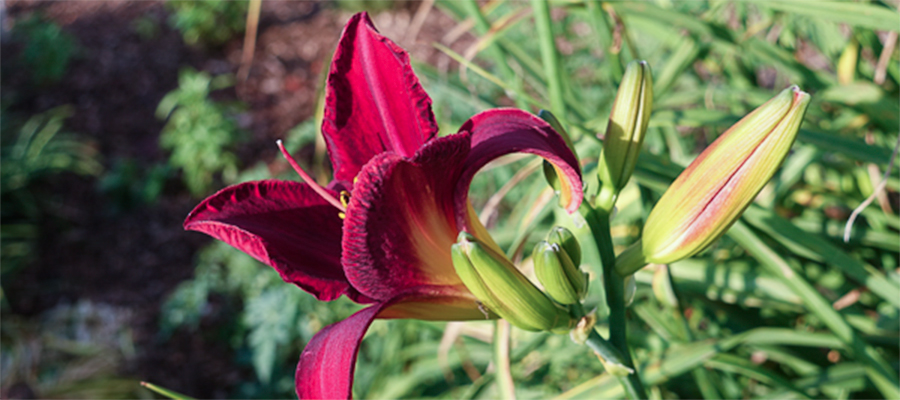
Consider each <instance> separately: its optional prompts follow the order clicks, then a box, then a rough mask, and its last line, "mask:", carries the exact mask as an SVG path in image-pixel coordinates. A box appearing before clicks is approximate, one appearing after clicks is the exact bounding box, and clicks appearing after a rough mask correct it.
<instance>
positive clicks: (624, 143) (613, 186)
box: [597, 61, 653, 201]
mask: <svg viewBox="0 0 900 400" xmlns="http://www.w3.org/2000/svg"><path fill="white" fill-rule="evenodd" d="M652 111H653V77H652V76H651V74H650V66H649V65H648V64H647V62H646V61H632V62H631V63H629V64H628V67H627V69H626V70H625V75H624V76H623V77H622V83H621V84H619V90H618V91H617V92H616V99H615V101H614V102H613V108H612V112H611V113H610V116H609V124H608V125H607V126H606V137H605V138H604V139H603V152H602V153H600V160H599V162H598V165H597V173H598V174H599V177H600V182H602V184H603V188H602V189H601V190H602V191H601V194H600V197H601V198H605V199H612V198H614V197H615V194H616V193H618V192H619V191H620V190H622V188H623V187H625V184H626V183H628V179H629V178H630V177H631V173H632V172H633V171H634V166H635V164H636V163H637V158H638V154H639V153H640V151H641V145H642V144H643V143H644V133H645V132H646V131H647V124H648V122H649V121H650V113H651V112H652ZM605 201H611V200H605Z"/></svg>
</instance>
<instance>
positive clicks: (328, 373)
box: [294, 303, 387, 399]
mask: <svg viewBox="0 0 900 400" xmlns="http://www.w3.org/2000/svg"><path fill="white" fill-rule="evenodd" d="M386 306H387V303H380V304H376V305H374V306H372V307H369V308H364V309H362V310H360V311H359V312H357V313H356V314H353V315H351V316H350V317H349V318H347V319H345V320H343V321H341V322H338V323H335V324H332V325H328V326H326V327H325V328H323V329H322V330H321V331H319V333H316V335H315V336H313V338H312V340H310V341H309V343H307V344H306V347H305V348H304V349H303V353H301V354H300V362H299V363H297V372H296V375H295V381H294V383H295V385H296V386H295V387H296V390H297V397H299V398H300V399H349V398H351V397H352V394H353V392H352V389H353V371H354V369H355V368H356V356H357V354H358V353H359V345H360V343H362V339H363V336H365V334H366V331H367V330H368V329H369V325H371V324H372V321H373V320H374V319H375V316H376V315H378V312H379V311H381V310H382V309H383V308H384V307H386Z"/></svg>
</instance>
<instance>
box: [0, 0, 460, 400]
mask: <svg viewBox="0 0 900 400" xmlns="http://www.w3.org/2000/svg"><path fill="white" fill-rule="evenodd" d="M417 9H418V3H408V4H401V5H399V6H398V9H397V10H394V12H392V13H387V14H382V15H378V16H375V23H376V25H377V26H378V27H379V28H380V29H381V31H382V32H383V33H385V34H386V35H387V36H389V37H392V38H395V39H396V40H397V41H398V42H400V44H401V45H403V46H404V47H406V48H407V49H409V50H410V51H411V53H412V57H414V58H417V59H419V60H428V61H429V62H432V63H434V64H435V65H438V66H439V67H440V66H443V67H444V68H446V67H447V65H449V64H448V62H447V60H439V58H440V57H441V56H440V54H439V53H437V51H436V50H434V49H433V47H431V46H430V43H431V42H433V41H438V40H440V39H441V37H442V35H443V34H444V33H446V32H447V31H449V30H450V29H451V28H452V27H453V26H454V25H455V23H454V22H453V21H452V20H451V19H450V18H448V17H446V16H443V15H441V14H440V13H439V12H437V11H434V10H433V11H431V12H430V13H429V14H428V18H427V19H426V22H425V23H424V24H423V25H422V28H421V30H420V31H419V32H418V35H417V37H416V38H417V40H413V38H411V37H410V38H404V34H405V33H408V27H409V25H410V21H411V20H412V19H413V16H414V15H415V12H416V11H417ZM6 11H7V18H8V21H11V22H13V23H15V21H16V20H20V19H23V18H26V17H27V16H28V15H30V14H32V13H34V12H41V13H43V15H45V16H46V17H48V18H50V19H52V20H54V21H56V22H57V23H58V24H60V25H61V26H62V28H63V30H64V31H65V32H67V33H69V34H71V35H73V36H74V37H75V38H76V40H77V43H78V46H77V47H78V55H77V57H76V59H75V60H74V61H73V62H72V63H71V64H70V66H69V68H68V69H67V72H66V74H65V76H64V77H63V78H62V80H61V81H59V82H57V83H54V84H52V85H49V86H36V85H34V84H32V83H31V80H30V79H29V71H27V70H24V69H23V68H21V66H20V65H18V63H17V61H16V60H17V56H18V54H19V52H20V51H21V48H20V47H19V46H18V44H17V43H15V42H14V41H9V40H5V41H4V42H3V46H2V59H3V61H4V63H3V70H4V71H3V79H4V81H3V99H4V103H5V104H10V106H9V110H8V111H9V112H10V113H11V114H13V115H20V116H28V115H33V114H36V113H39V112H42V111H46V110H48V109H50V108H53V107H56V106H59V105H64V104H70V105H72V106H74V115H73V116H72V117H71V118H69V119H68V120H67V121H66V130H67V131H70V132H75V133H77V134H79V135H81V136H82V137H84V138H86V139H87V140H88V141H90V142H91V143H93V144H94V145H95V146H96V147H97V149H98V150H99V152H100V154H101V155H102V161H103V163H104V166H105V167H106V169H107V170H109V169H111V168H113V167H114V166H115V165H116V163H118V162H121V161H123V160H131V161H132V162H136V163H137V164H138V165H139V166H141V167H143V168H148V167H150V166H152V165H156V164H162V163H165V162H166V156H167V155H166V154H165V153H164V152H162V151H161V150H160V149H159V146H158V144H157V143H158V137H159V133H160V131H161V129H162V127H163V126H164V121H160V120H158V119H157V118H156V117H155V110H156V107H157V105H158V104H159V101H160V100H161V99H162V97H163V96H164V95H165V94H166V93H168V92H169V91H171V90H173V89H175V88H176V87H177V84H178V82H177V77H178V71H179V69H181V68H183V67H187V66H191V67H193V68H196V69H201V70H206V71H209V72H211V73H212V74H221V73H235V74H236V73H237V71H238V69H239V67H240V60H241V54H242V46H243V36H242V35H239V37H235V38H233V39H232V40H231V41H230V42H228V43H226V44H225V45H224V46H222V47H220V48H213V49H209V48H207V49H199V48H191V47H188V46H186V45H185V44H184V43H183V41H182V39H181V36H180V33H179V32H177V31H174V30H173V29H172V28H170V27H169V25H168V23H167V19H168V10H167V9H166V8H165V6H164V5H163V4H162V3H161V2H158V1H141V2H123V1H77V2H76V1H66V2H31V1H11V2H7V10H6ZM350 15H351V14H350V13H349V12H347V11H340V10H336V9H334V8H333V7H331V4H326V3H318V2H311V1H304V2H278V1H265V2H263V6H262V15H261V21H260V30H259V36H258V40H257V44H256V52H255V55H254V60H253V64H252V68H251V69H250V73H249V76H248V79H247V80H246V81H244V82H238V84H237V85H236V87H235V88H232V89H230V90H225V91H223V92H222V93H217V94H216V96H217V97H219V98H221V99H223V100H240V101H242V102H244V103H246V104H247V105H248V109H247V111H246V112H245V113H244V114H243V115H241V116H240V117H239V122H240V124H241V125H242V127H244V128H245V129H247V130H248V131H249V132H251V137H250V139H249V140H248V141H247V142H246V143H245V144H243V145H242V146H241V148H240V149H239V151H238V155H239V157H240V159H241V160H242V162H243V165H251V164H252V163H254V162H256V161H257V160H267V161H273V160H276V159H277V158H276V154H277V153H276V148H275V146H274V140H275V139H277V138H280V137H282V136H283V135H284V133H285V132H286V131H288V130H289V129H291V128H293V127H294V126H296V125H297V124H298V123H300V122H302V121H304V120H306V119H308V118H310V117H311V116H312V115H313V112H314V110H315V106H316V101H317V95H316V93H317V89H318V88H319V86H320V85H321V79H322V78H321V77H322V76H323V69H324V68H326V67H327V62H328V61H329V60H330V55H331V53H332V52H333V51H334V47H335V44H336V43H337V40H338V38H339V36H340V32H341V29H342V26H343V23H344V22H345V21H346V20H347V19H348V18H349V16H350ZM138 18H142V19H144V20H147V19H149V20H150V21H152V22H154V23H155V24H156V26H157V27H158V28H159V29H158V30H157V31H156V32H155V34H154V35H153V36H152V37H149V38H148V37H146V36H143V37H142V36H141V35H139V34H138V33H137V31H136V30H135V28H134V26H135V25H134V21H135V20H136V19H138ZM466 39H467V38H466V37H464V38H463V40H456V39H454V43H453V47H454V48H455V49H457V51H459V52H462V51H463V49H464V48H465V45H466V43H465V42H466ZM445 58H446V57H445ZM97 188H98V182H97V180H96V179H93V178H83V177H77V176H70V175H63V176H58V177H56V178H54V179H51V180H50V181H48V182H45V183H43V184H41V185H40V186H39V187H38V188H37V189H36V190H37V191H38V193H39V194H41V199H42V204H41V206H42V207H43V209H44V218H43V220H42V223H41V232H40V239H39V242H38V255H37V260H36V262H35V263H34V265H29V266H28V267H27V268H25V269H23V270H21V271H19V272H18V273H17V274H16V275H15V276H14V277H13V278H12V279H11V281H9V282H4V286H3V287H4V290H5V291H6V292H5V293H4V295H5V296H6V298H7V300H8V302H9V305H10V307H11V312H12V313H13V314H15V315H19V316H23V317H29V316H36V315H39V314H40V313H41V312H44V311H46V310H48V309H50V308H52V307H54V306H55V305H57V304H60V303H72V302H75V301H77V300H79V299H89V300H92V301H96V302H103V303H108V304H112V305H116V306H119V307H126V308H128V309H130V310H132V311H133V312H132V315H134V316H136V317H135V320H134V321H133V326H132V329H133V335H134V341H135V346H136V348H137V355H136V357H135V358H134V359H132V360H131V361H130V362H129V363H128V366H127V367H126V370H125V371H123V375H125V376H132V377H135V378H137V379H140V380H147V381H151V382H154V383H157V384H159V385H162V386H164V387H168V388H170V389H173V390H176V391H179V392H182V393H187V394H190V395H191V396H195V397H198V398H221V397H227V396H228V395H229V393H234V391H233V389H234V386H235V385H236V384H238V383H239V382H240V381H241V380H248V379H253V372H252V371H249V370H241V369H239V368H238V367H236V366H235V363H234V359H235V357H234V354H233V350H232V349H231V348H230V347H229V346H228V345H227V344H226V343H223V342H222V341H220V340H215V339H214V338H210V337H208V335H202V334H198V333H197V332H190V331H187V330H182V331H178V332H176V333H175V334H174V336H173V337H172V338H170V339H168V340H165V341H164V340H162V339H160V337H159V335H158V331H159V322H158V319H159V313H160V306H161V304H162V302H163V301H164V300H165V299H166V297H167V295H168V294H169V293H171V291H172V290H173V289H174V288H175V287H176V286H177V285H178V284H179V283H180V282H182V281H184V280H186V279H189V278H191V277H192V276H193V257H194V253H195V252H196V251H197V250H198V249H199V248H200V247H202V246H204V245H206V244H207V243H209V241H210V239H209V238H207V237H205V236H203V235H200V234H197V233H189V232H184V231H183V230H182V228H181V222H182V220H183V218H184V217H185V216H186V215H187V213H188V212H189V211H190V210H191V208H192V207H193V206H194V205H195V204H196V203H197V202H199V199H196V198H191V197H190V195H189V194H188V193H187V191H186V190H185V188H184V187H183V186H181V184H180V183H179V182H178V181H177V180H172V181H171V182H168V183H167V186H166V189H165V190H164V192H163V194H162V196H160V198H159V200H158V201H156V202H155V203H153V204H151V205H145V206H140V207H131V208H128V207H121V206H120V205H118V204H116V200H115V199H113V198H110V197H109V196H107V195H104V194H103V192H101V191H99V190H98V189H97ZM211 318H213V320H211V321H204V322H203V323H202V324H204V326H210V325H215V324H216V323H220V322H221V321H217V320H215V316H213V317H211ZM3 389H6V390H9V388H3ZM3 393H8V392H6V391H3ZM39 395H40V394H38V396H39Z"/></svg>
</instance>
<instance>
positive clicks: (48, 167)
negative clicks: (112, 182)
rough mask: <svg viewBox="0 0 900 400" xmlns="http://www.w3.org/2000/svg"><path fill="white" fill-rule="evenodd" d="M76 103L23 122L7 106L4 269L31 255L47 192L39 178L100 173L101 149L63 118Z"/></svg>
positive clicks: (1, 140)
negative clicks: (67, 126) (68, 127)
mask: <svg viewBox="0 0 900 400" xmlns="http://www.w3.org/2000/svg"><path fill="white" fill-rule="evenodd" d="M71 115H72V107H70V106H62V107H57V108H54V109H51V110H49V111H46V112H44V113H41V114H37V115H35V116H32V117H31V118H29V119H28V120H27V121H25V122H24V123H17V122H16V121H17V120H18V118H17V117H16V116H14V115H10V114H8V113H7V112H6V110H5V109H4V111H3V116H2V119H3V126H2V129H0V199H2V200H0V201H2V203H3V207H2V209H0V219H2V229H0V271H2V276H3V277H7V274H8V273H10V272H13V271H16V270H18V269H20V268H22V267H24V266H25V265H27V263H28V262H29V261H30V260H31V259H32V256H33V252H34V251H35V241H36V240H37V238H38V236H39V229H38V222H39V220H40V218H41V217H42V216H43V215H44V213H45V211H46V210H45V207H46V201H45V200H46V199H44V198H43V196H44V195H46V193H45V192H43V191H41V190H40V188H39V187H38V186H39V184H40V183H41V182H42V181H43V180H45V179H47V178H49V177H51V176H53V175H57V174H62V173H74V174H78V175H85V176H88V175H90V176H96V175H99V174H100V173H101V172H102V170H103V167H102V165H101V164H100V162H99V160H98V159H99V155H98V152H97V149H96V148H95V147H94V146H92V145H91V144H90V143H89V142H85V141H84V140H83V139H82V138H80V137H78V136H77V135H74V134H72V133H68V132H64V131H63V123H64V121H65V120H66V118H68V117H70V116H71Z"/></svg>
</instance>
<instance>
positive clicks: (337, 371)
mask: <svg viewBox="0 0 900 400" xmlns="http://www.w3.org/2000/svg"><path fill="white" fill-rule="evenodd" d="M375 318H417V319H430V320H466V319H484V318H486V317H485V314H483V313H482V312H481V311H480V310H478V308H477V307H476V303H475V298H474V297H472V296H471V294H469V295H463V296H460V295H459V294H458V293H453V292H447V293H446V294H445V293H441V292H434V293H431V294H428V295H422V294H419V293H417V294H412V295H404V294H401V295H399V296H398V297H397V298H394V299H391V300H388V301H386V302H383V303H378V304H374V305H372V306H371V307H368V308H364V309H362V310H360V311H358V312H356V314H353V315H351V316H350V317H349V318H347V319H345V320H343V321H340V322H337V323H334V324H331V325H329V326H326V327H325V328H323V329H322V330H321V331H319V332H318V333H316V335H315V336H313V338H312V340H310V341H309V343H307V344H306V347H305V348H304V349H303V353H301V354H300V362H299V363H297V371H296V375H295V378H296V380H295V385H296V390H297V396H298V397H299V398H301V399H348V398H350V397H351V396H352V388H353V372H354V369H355V366H356V356H357V355H358V353H359V345H360V344H361V343H362V339H363V336H365V334H366V331H367V330H368V329H369V325H371V324H372V321H374V320H375ZM491 318H496V316H494V315H491Z"/></svg>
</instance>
